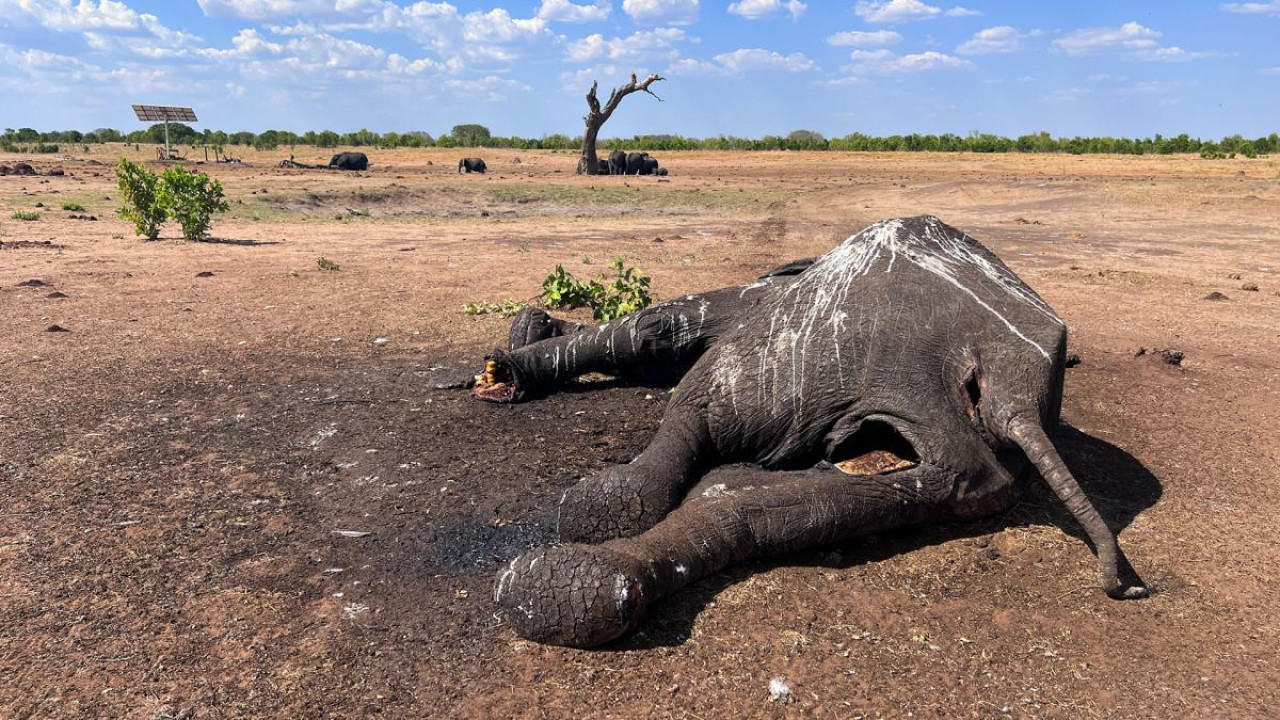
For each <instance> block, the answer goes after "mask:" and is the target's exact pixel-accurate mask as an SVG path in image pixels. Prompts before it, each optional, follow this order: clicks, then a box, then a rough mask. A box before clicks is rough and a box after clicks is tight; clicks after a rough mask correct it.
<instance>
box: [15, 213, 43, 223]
mask: <svg viewBox="0 0 1280 720" xmlns="http://www.w3.org/2000/svg"><path fill="white" fill-rule="evenodd" d="M13 219H14V220H26V221H28V222H30V221H32V220H39V219H40V213H38V212H29V211H26V210H18V211H16V212H14V213H13Z"/></svg>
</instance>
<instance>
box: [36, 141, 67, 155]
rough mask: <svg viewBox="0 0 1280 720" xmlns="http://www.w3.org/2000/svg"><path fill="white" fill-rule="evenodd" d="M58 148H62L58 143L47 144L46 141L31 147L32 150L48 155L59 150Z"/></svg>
mask: <svg viewBox="0 0 1280 720" xmlns="http://www.w3.org/2000/svg"><path fill="white" fill-rule="evenodd" d="M58 150H60V148H59V147H58V146H57V145H45V144H44V143H39V144H38V145H36V146H35V147H33V148H31V152H33V153H44V154H46V155H52V154H53V153H56V152H58Z"/></svg>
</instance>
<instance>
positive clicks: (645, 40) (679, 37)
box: [565, 28, 690, 62]
mask: <svg viewBox="0 0 1280 720" xmlns="http://www.w3.org/2000/svg"><path fill="white" fill-rule="evenodd" d="M689 39H690V38H689V37H688V35H686V34H685V31H684V30H681V29H680V28H657V29H656V30H639V31H637V32H635V33H632V34H631V35H630V36H629V37H625V38H622V37H616V38H613V39H611V40H606V39H605V37H604V35H601V34H599V33H597V34H595V35H588V36H587V37H585V38H582V39H581V40H578V41H576V42H575V43H572V44H570V45H569V47H568V50H567V51H566V53H565V58H566V59H567V60H569V61H570V62H595V61H597V60H614V61H619V62H634V61H637V60H650V59H666V60H675V59H676V58H677V57H679V55H680V52H679V51H678V50H676V49H675V45H676V43H679V42H684V41H686V40H689Z"/></svg>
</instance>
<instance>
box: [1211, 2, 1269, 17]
mask: <svg viewBox="0 0 1280 720" xmlns="http://www.w3.org/2000/svg"><path fill="white" fill-rule="evenodd" d="M1222 9H1223V10H1226V11H1227V12H1229V13H1243V14H1246V15H1275V16H1277V17H1280V0H1270V2H1247V3H1226V4H1224V5H1223V6H1222Z"/></svg>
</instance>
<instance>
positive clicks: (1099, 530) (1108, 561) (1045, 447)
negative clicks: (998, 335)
mask: <svg viewBox="0 0 1280 720" xmlns="http://www.w3.org/2000/svg"><path fill="white" fill-rule="evenodd" d="M1009 432H1010V435H1011V439H1012V440H1013V441H1014V442H1015V443H1016V444H1017V445H1018V447H1020V448H1022V451H1023V452H1024V453H1026V455H1027V458H1028V459H1029V460H1030V461H1031V462H1032V464H1034V465H1035V466H1036V469H1037V470H1039V471H1040V475H1041V476H1043V477H1044V479H1045V482H1047V483H1049V487H1051V488H1053V492H1054V494H1056V495H1057V496H1058V499H1059V500H1061V501H1062V503H1063V504H1064V505H1066V506H1067V509H1068V510H1070V511H1071V514H1072V515H1073V516H1075V519H1076V521H1077V522H1079V523H1080V525H1081V527H1083V528H1084V531H1085V533H1087V534H1088V535H1089V540H1090V541H1092V542H1093V546H1094V549H1095V550H1096V552H1097V554H1098V578H1099V580H1100V581H1101V583H1102V589H1103V590H1105V591H1106V593H1107V595H1108V596H1110V597H1112V598H1115V599H1117V600H1125V599H1132V598H1140V597H1146V595H1147V589H1146V588H1145V587H1143V586H1141V585H1128V584H1126V583H1124V582H1122V581H1121V580H1120V561H1121V558H1122V557H1123V555H1122V553H1121V551H1120V546H1119V544H1118V543H1117V542H1116V536H1115V534H1114V533H1113V532H1111V528H1109V527H1107V524H1106V522H1105V521H1103V519H1102V516H1101V515H1099V514H1098V511H1097V509H1096V508H1094V506H1093V503H1091V502H1089V497H1088V496H1087V495H1085V493H1084V490H1082V489H1081V488H1080V484H1079V483H1077V482H1076V479H1075V477H1073V476H1072V475H1071V471H1070V470H1068V469H1067V465H1066V463H1064V462H1063V461H1062V458H1061V457H1060V456H1059V455H1058V451H1057V449H1056V448H1054V446H1053V441H1052V440H1050V439H1049V436H1048V435H1047V434H1046V433H1045V431H1044V428H1043V427H1041V425H1040V423H1038V422H1036V421H1034V420H1031V419H1029V418H1027V417H1026V416H1019V417H1017V418H1016V419H1015V420H1014V421H1013V422H1012V423H1011V424H1010V427H1009Z"/></svg>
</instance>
